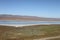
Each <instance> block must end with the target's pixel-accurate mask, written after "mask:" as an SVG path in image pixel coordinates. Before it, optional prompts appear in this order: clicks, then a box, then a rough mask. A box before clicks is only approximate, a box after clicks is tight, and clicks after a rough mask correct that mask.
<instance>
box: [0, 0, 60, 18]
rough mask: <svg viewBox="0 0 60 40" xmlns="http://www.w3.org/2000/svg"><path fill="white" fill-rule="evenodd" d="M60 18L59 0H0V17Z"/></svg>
mask: <svg viewBox="0 0 60 40" xmlns="http://www.w3.org/2000/svg"><path fill="white" fill-rule="evenodd" d="M1 14H12V15H27V16H38V17H51V18H60V0H0V15H1Z"/></svg>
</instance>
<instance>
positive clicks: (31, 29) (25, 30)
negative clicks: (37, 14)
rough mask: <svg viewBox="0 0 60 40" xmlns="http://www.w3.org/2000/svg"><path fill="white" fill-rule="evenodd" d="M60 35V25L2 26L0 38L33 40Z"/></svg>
mask: <svg viewBox="0 0 60 40" xmlns="http://www.w3.org/2000/svg"><path fill="white" fill-rule="evenodd" d="M59 35H60V25H35V26H24V27H12V26H0V40H33V39H40V38H44V37H52V36H59Z"/></svg>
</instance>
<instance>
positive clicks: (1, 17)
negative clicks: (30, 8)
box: [0, 14, 60, 21]
mask: <svg viewBox="0 0 60 40" xmlns="http://www.w3.org/2000/svg"><path fill="white" fill-rule="evenodd" d="M0 20H19V21H60V18H45V17H36V16H21V15H8V14H0Z"/></svg>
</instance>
